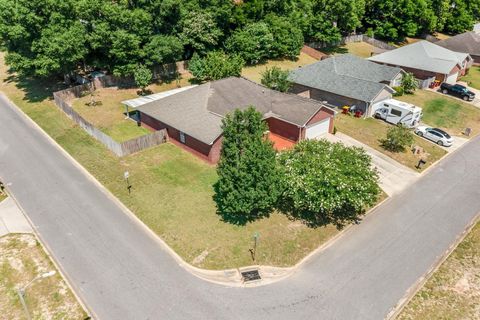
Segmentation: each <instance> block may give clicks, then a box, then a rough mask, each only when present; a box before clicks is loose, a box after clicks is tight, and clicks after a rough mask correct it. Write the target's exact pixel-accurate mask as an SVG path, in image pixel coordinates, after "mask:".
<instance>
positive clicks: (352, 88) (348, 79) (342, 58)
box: [289, 54, 404, 115]
mask: <svg viewBox="0 0 480 320" xmlns="http://www.w3.org/2000/svg"><path fill="white" fill-rule="evenodd" d="M403 74H404V72H403V71H402V69H400V68H395V67H389V66H383V65H379V64H376V63H373V62H370V61H368V60H366V59H363V58H360V57H357V56H354V55H351V54H344V55H338V56H332V57H330V58H327V59H324V60H322V61H319V62H316V63H313V64H310V65H307V66H305V67H301V68H298V69H296V70H293V71H292V72H291V73H290V75H289V80H290V81H291V82H292V83H293V85H292V88H291V92H293V93H296V94H298V95H302V96H304V97H307V98H311V99H315V100H320V101H326V102H328V103H329V104H331V105H334V106H337V107H342V106H345V105H348V106H353V105H355V108H357V109H359V110H361V111H362V112H363V113H364V114H366V115H371V106H372V105H374V104H376V103H378V102H380V101H383V100H386V99H390V98H392V94H393V93H394V92H395V90H393V89H392V87H395V86H399V85H400V84H401V82H402V77H403Z"/></svg>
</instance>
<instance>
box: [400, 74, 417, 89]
mask: <svg viewBox="0 0 480 320" xmlns="http://www.w3.org/2000/svg"><path fill="white" fill-rule="evenodd" d="M401 87H402V88H403V91H404V92H405V93H408V94H412V93H413V92H414V91H415V90H416V89H417V88H418V82H417V79H415V76H414V75H413V73H411V72H407V73H406V74H404V75H403V77H402V85H401Z"/></svg>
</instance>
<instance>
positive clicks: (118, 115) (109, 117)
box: [72, 76, 190, 142]
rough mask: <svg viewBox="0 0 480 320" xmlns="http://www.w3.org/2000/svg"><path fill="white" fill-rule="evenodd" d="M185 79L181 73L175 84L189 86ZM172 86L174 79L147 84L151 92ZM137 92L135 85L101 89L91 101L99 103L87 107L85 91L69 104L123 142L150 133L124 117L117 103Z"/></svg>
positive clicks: (171, 87) (172, 87) (87, 101)
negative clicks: (181, 76)
mask: <svg viewBox="0 0 480 320" xmlns="http://www.w3.org/2000/svg"><path fill="white" fill-rule="evenodd" d="M188 78H189V76H184V77H183V78H182V79H181V80H180V82H179V83H178V85H180V86H185V85H190V83H189V82H188ZM175 88H177V83H176V82H175V81H173V82H169V83H160V84H152V85H150V86H149V87H148V89H149V90H150V91H151V92H154V93H157V92H161V91H167V90H171V89H175ZM137 92H138V89H136V88H101V89H97V90H96V91H95V93H94V97H95V101H97V102H99V105H96V106H89V105H88V104H89V102H91V99H92V98H91V96H90V95H89V94H87V95H85V96H83V97H81V98H79V99H74V100H73V103H72V106H73V108H74V109H75V111H77V112H78V113H80V114H81V115H82V117H84V118H85V119H86V120H88V121H89V122H90V123H92V124H93V125H94V126H96V127H97V128H99V129H100V130H101V131H102V132H104V133H106V134H108V135H109V136H111V137H112V138H113V139H114V140H116V141H118V142H123V141H127V140H129V139H133V138H137V137H139V136H143V135H145V134H149V133H150V131H149V130H147V129H145V128H143V127H138V126H137V124H136V122H134V121H132V120H130V119H125V114H124V112H125V106H124V105H122V103H121V102H122V101H124V100H128V99H134V98H137V97H139V96H138V93H137Z"/></svg>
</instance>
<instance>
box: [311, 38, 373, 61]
mask: <svg viewBox="0 0 480 320" xmlns="http://www.w3.org/2000/svg"><path fill="white" fill-rule="evenodd" d="M320 51H322V52H325V53H326V54H330V55H338V54H345V53H350V54H353V55H355V56H358V57H361V58H368V57H370V56H371V55H372V52H374V51H375V47H374V46H372V45H371V44H369V43H366V42H363V41H361V42H351V43H347V44H344V45H342V46H339V47H327V48H323V49H320Z"/></svg>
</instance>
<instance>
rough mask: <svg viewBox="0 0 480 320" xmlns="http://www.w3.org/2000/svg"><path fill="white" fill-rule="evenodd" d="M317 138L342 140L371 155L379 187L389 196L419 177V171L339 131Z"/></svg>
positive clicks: (333, 140) (332, 140)
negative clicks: (378, 179)
mask: <svg viewBox="0 0 480 320" xmlns="http://www.w3.org/2000/svg"><path fill="white" fill-rule="evenodd" d="M318 139H326V140H328V141H330V142H342V143H343V144H344V145H346V146H349V147H351V146H355V147H360V148H363V149H364V150H365V151H366V152H367V153H368V154H369V155H370V156H371V157H372V163H373V165H374V166H375V167H376V168H377V170H378V173H379V177H380V187H381V188H382V189H383V191H385V193H386V194H388V195H389V196H392V195H394V194H396V193H400V192H401V191H403V190H404V189H405V188H407V186H409V185H410V184H412V183H413V182H415V181H416V180H417V179H418V178H419V177H420V173H418V172H415V171H413V170H411V169H409V168H407V167H405V166H404V165H402V164H400V163H398V162H397V161H395V160H393V159H392V158H390V157H389V156H386V155H384V154H383V153H381V152H379V151H377V150H375V149H373V148H372V147H369V146H367V145H366V144H364V143H362V142H360V141H358V140H355V139H353V138H352V137H350V136H347V135H346V134H343V133H341V132H337V133H336V134H335V135H332V134H325V135H321V136H319V137H318Z"/></svg>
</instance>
